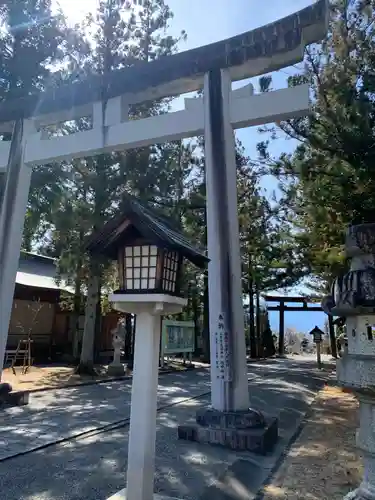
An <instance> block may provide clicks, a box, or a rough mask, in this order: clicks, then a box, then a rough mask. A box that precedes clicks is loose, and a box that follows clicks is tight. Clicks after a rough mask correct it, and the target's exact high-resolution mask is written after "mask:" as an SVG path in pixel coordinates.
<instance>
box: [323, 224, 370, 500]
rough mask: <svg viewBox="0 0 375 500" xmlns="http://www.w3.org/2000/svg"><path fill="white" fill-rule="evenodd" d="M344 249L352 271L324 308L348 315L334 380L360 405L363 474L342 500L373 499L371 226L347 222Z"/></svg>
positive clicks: (337, 282) (338, 283)
mask: <svg viewBox="0 0 375 500" xmlns="http://www.w3.org/2000/svg"><path fill="white" fill-rule="evenodd" d="M345 247H346V255H347V257H348V258H349V259H351V265H350V271H349V272H348V273H346V274H345V275H343V276H341V277H339V278H337V279H336V280H335V282H334V283H333V286H332V292H331V295H329V296H327V297H325V298H324V299H323V302H322V308H323V310H324V311H325V312H326V313H327V314H329V315H332V316H339V317H341V318H343V317H345V318H346V332H347V341H348V345H347V348H346V349H345V351H344V354H343V357H342V358H341V359H340V360H339V361H338V362H337V378H338V381H339V382H340V384H341V385H342V386H344V387H346V388H348V389H350V390H352V392H353V393H354V394H355V395H356V397H357V398H358V400H359V405H360V406H359V417H360V424H359V429H358V431H357V446H358V448H359V449H360V451H361V454H362V455H363V459H364V468H365V472H364V477H363V480H362V482H361V484H360V485H359V487H358V488H357V489H356V490H355V491H353V492H351V493H349V494H348V495H347V496H346V500H354V499H357V500H375V224H360V225H356V226H351V227H350V228H349V230H348V232H347V236H346V244H345Z"/></svg>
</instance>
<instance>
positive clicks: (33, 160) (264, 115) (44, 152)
mask: <svg viewBox="0 0 375 500" xmlns="http://www.w3.org/2000/svg"><path fill="white" fill-rule="evenodd" d="M308 110H309V88H308V85H301V86H299V87H295V88H288V89H283V90H278V91H274V92H268V93H266V94H259V95H253V87H252V85H247V86H245V87H242V88H240V89H237V90H234V91H231V92H230V123H231V125H232V127H233V129H238V128H243V127H249V126H254V125H260V124H264V123H270V122H276V121H280V120H285V119H288V118H292V117H299V116H304V115H306V114H307V113H308ZM68 113H69V114H67V113H64V114H62V113H56V114H51V115H44V116H40V117H39V116H36V117H34V118H30V119H25V120H24V133H23V143H24V153H23V163H22V165H21V168H22V173H21V174H20V176H19V184H18V186H17V190H16V198H15V202H14V207H13V210H12V214H11V215H8V216H11V217H12V221H8V227H9V233H8V234H7V237H6V241H4V239H3V235H2V234H1V233H0V241H1V240H2V241H3V244H4V257H3V259H4V260H3V261H1V262H0V265H1V266H2V268H1V275H0V276H1V278H2V279H1V282H0V335H1V338H0V341H1V342H0V363H1V368H2V363H3V359H4V353H5V347H6V341H7V335H8V328H9V320H10V314H11V310H12V303H13V290H14V284H15V280H16V275H17V269H18V259H19V250H20V246H21V241H22V232H23V219H24V217H25V213H26V208H27V200H28V193H29V188H30V180H31V171H32V166H33V165H43V164H46V163H51V162H54V161H62V160H67V161H69V160H71V159H72V158H82V157H88V156H94V155H97V154H100V153H102V152H104V151H115V150H127V149H132V148H137V147H141V146H147V145H151V144H157V143H163V142H166V141H172V140H177V139H184V138H188V137H194V136H197V135H202V134H204V133H205V112H204V104H203V98H197V99H191V98H190V99H185V109H183V110H181V111H176V112H172V113H167V114H164V115H159V116H153V117H150V118H144V119H139V120H129V121H128V120H127V104H126V101H125V97H123V96H119V97H115V98H113V99H109V100H108V103H107V106H106V113H105V126H106V133H105V135H103V123H102V103H101V102H96V103H92V105H91V109H90V108H85V109H83V110H79V109H78V110H76V109H72V110H68ZM83 113H84V114H83ZM90 115H91V116H92V123H93V127H92V129H91V130H87V131H84V132H77V133H74V134H71V135H67V136H59V137H51V138H48V137H47V136H46V135H45V134H43V131H41V127H46V126H48V125H55V124H58V123H61V121H62V120H67V119H78V118H80V117H82V116H90ZM7 130H11V128H10V126H9V124H8V123H7V124H0V131H7ZM10 145H11V142H10V141H9V142H8V141H6V142H5V141H4V142H0V172H1V171H5V170H6V168H7V165H8V159H9V153H10ZM211 168H212V164H211V162H210V161H207V159H206V169H207V180H209V178H210V169H211ZM233 176H234V178H235V171H233ZM210 191H211V190H210V187H209V186H208V192H210ZM221 194H222V193H221ZM232 195H233V193H232ZM211 196H212V197H214V196H215V194H214V193H212V195H211ZM211 196H208V197H207V202H208V212H209V213H210V209H209V206H210V200H211ZM231 203H232V204H233V206H234V207H236V199H235V198H234V199H233V200H232V201H231ZM2 215H3V216H4V217H5V213H3V214H2ZM212 217H213V219H215V217H216V215H215V213H213V214H212ZM0 220H1V219H0ZM1 227H2V226H1V225H0V230H1ZM209 232H210V231H209ZM4 236H5V235H4ZM212 237H213V238H214V236H212ZM208 244H209V254H212V247H213V246H216V245H217V242H212V243H211V244H210V242H209V243H208ZM210 247H211V250H210ZM236 251H237V250H236ZM211 261H212V255H211ZM215 265H216V264H215V262H212V264H211V267H212V266H215ZM213 274H214V273H213ZM213 293H214V292H213ZM239 299H240V295H239ZM210 302H211V301H210ZM214 303H215V302H212V307H213V308H214V307H215V306H214V305H213V304H214ZM210 310H211V309H210ZM213 399H215V395H214V394H213Z"/></svg>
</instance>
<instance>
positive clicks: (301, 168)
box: [259, 0, 375, 290]
mask: <svg viewBox="0 0 375 500" xmlns="http://www.w3.org/2000/svg"><path fill="white" fill-rule="evenodd" d="M374 7H375V2H374V1H372V0H360V1H355V0H334V1H331V19H330V27H329V33H328V36H327V38H326V40H325V41H324V42H323V43H322V44H320V45H316V46H314V47H311V48H309V49H308V51H307V54H306V58H305V66H304V69H303V71H302V72H301V73H300V74H298V75H296V76H294V77H291V78H290V79H289V85H290V86H294V85H297V84H299V83H303V82H308V83H309V84H310V85H311V89H312V104H313V106H312V111H313V113H312V114H311V115H310V116H308V117H306V118H303V119H296V120H291V121H288V122H283V123H281V124H280V127H281V129H282V131H284V132H285V134H287V136H289V137H293V138H295V139H297V140H298V141H299V145H298V147H297V149H296V151H295V152H294V153H293V154H292V155H285V154H284V155H282V156H281V157H280V158H278V159H276V160H275V159H272V158H270V157H269V153H268V151H267V142H263V143H262V144H261V145H260V147H259V151H260V152H261V153H262V154H263V159H265V160H266V161H267V162H269V163H271V164H272V172H273V173H274V174H276V175H277V176H278V178H279V180H280V182H281V187H282V191H283V194H282V200H281V203H280V210H281V211H282V212H283V213H284V215H285V221H286V223H287V224H289V225H292V226H293V230H294V237H295V242H296V248H298V249H299V252H300V255H301V261H302V260H303V267H304V269H305V273H306V274H307V275H309V274H311V275H312V276H313V279H312V280H311V282H312V284H313V285H314V286H315V287H316V288H317V289H318V290H327V288H328V287H329V286H330V283H331V282H332V279H333V278H334V277H336V276H337V275H338V274H340V273H341V272H343V271H344V270H345V269H346V261H345V257H344V254H343V243H344V233H345V230H346V228H347V226H348V225H350V224H356V223H362V222H373V221H374V210H373V207H374V202H375V200H374V196H375V195H374V193H375V190H374V187H375V177H374V175H373V165H374V154H375V153H374V151H375V148H374V145H375V144H374V141H375V136H374V124H375V114H374V111H375V108H374V99H373V96H374V89H375V79H374V66H375V57H374V49H375V38H374V34H375V23H374V20H375V15H374Z"/></svg>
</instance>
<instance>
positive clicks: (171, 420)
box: [0, 360, 326, 500]
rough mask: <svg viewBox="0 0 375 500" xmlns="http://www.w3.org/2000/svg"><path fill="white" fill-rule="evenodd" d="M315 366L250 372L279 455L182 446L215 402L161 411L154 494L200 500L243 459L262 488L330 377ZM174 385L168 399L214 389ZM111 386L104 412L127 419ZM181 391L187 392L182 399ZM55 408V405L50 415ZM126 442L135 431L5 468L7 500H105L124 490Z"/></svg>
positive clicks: (254, 399) (185, 378)
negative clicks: (275, 427)
mask: <svg viewBox="0 0 375 500" xmlns="http://www.w3.org/2000/svg"><path fill="white" fill-rule="evenodd" d="M313 366H314V365H313V364H312V363H311V360H310V361H309V360H303V361H300V360H297V361H290V360H278V361H272V362H267V363H259V364H254V363H252V364H251V365H250V366H249V377H250V396H251V404H252V406H254V407H256V408H259V409H261V410H263V411H266V412H267V413H268V414H271V415H275V416H278V417H279V418H280V441H279V444H278V446H277V449H276V450H275V452H274V453H273V454H272V455H270V456H267V457H257V456H253V455H251V454H249V453H234V452H231V451H228V450H227V449H223V448H218V447H211V446H204V445H199V444H197V443H188V442H184V441H178V440H177V438H176V435H177V425H178V424H179V423H184V422H185V423H186V422H188V421H192V420H193V418H194V415H195V411H196V410H197V409H198V408H199V407H201V406H202V405H208V404H209V396H205V397H202V398H200V399H193V400H189V401H185V402H181V403H180V404H178V405H177V406H174V407H171V408H169V409H166V410H162V411H160V412H159V414H158V421H157V427H158V430H157V444H156V448H157V452H156V474H155V491H157V492H160V493H163V494H166V495H169V496H177V497H178V498H181V499H185V500H197V499H198V498H199V497H200V496H201V495H202V494H203V493H204V491H205V490H206V489H207V487H209V486H210V485H212V484H219V482H218V479H217V478H218V477H220V476H222V475H223V474H224V472H225V470H226V469H227V468H228V467H230V466H231V465H233V464H234V463H235V462H236V461H237V460H239V459H240V460H241V459H242V460H247V461H248V463H249V471H250V465H251V464H254V463H256V464H257V467H258V468H259V467H260V469H259V470H260V471H261V473H259V470H258V476H259V477H258V476H257V477H256V478H253V479H254V480H256V481H258V482H259V481H260V482H262V481H263V480H264V479H265V478H266V477H267V475H268V474H269V472H270V470H271V469H272V467H273V466H274V464H275V461H276V460H277V457H278V456H279V455H280V453H281V452H282V451H283V449H284V448H285V446H286V445H287V443H288V441H289V439H290V437H291V436H292V435H293V433H294V432H295V429H296V428H297V427H298V425H299V423H300V421H301V419H302V418H303V416H304V414H305V412H306V410H307V409H308V407H309V405H310V403H311V401H312V400H313V398H314V397H315V394H316V392H317V391H318V390H319V388H320V387H321V386H322V384H323V380H324V379H325V378H326V374H323V373H318V372H316V371H315V370H313V369H312V367H313ZM167 379H168V384H167V385H166V386H165V387H163V388H162V393H163V394H166V393H168V390H167V387H169V388H170V391H171V392H170V394H169V400H171V399H173V398H174V399H176V398H178V397H180V398H181V397H182V395H183V394H182V395H181V388H186V391H187V393H188V394H189V393H191V391H192V390H193V387H195V389H194V390H195V391H196V392H198V389H200V390H201V392H204V391H202V389H204V390H206V388H207V384H208V383H209V378H208V373H207V372H195V373H183V374H176V375H168V376H166V377H165V380H167ZM199 381H200V382H199ZM197 386H198V387H197ZM96 387H99V386H96ZM111 387H112V389H110V388H108V390H111V391H113V393H114V395H113V396H112V397H111V398H110V397H109V396H108V399H107V401H108V405H109V406H110V407H111V409H107V410H104V411H112V413H113V412H115V413H116V416H117V417H118V416H119V415H121V416H123V415H124V413H125V412H124V411H121V410H123V409H124V408H125V407H119V406H118V405H119V404H121V403H120V401H121V400H122V399H124V394H122V395H120V397H116V396H115V393H117V392H118V391H121V389H120V387H119V385H118V384H117V383H112V385H111ZM176 387H180V392H179V393H178V394H179V395H178V396H176V394H177V393H176V392H175V391H176ZM90 389H91V390H92V387H90ZM79 390H81V391H83V394H82V395H81V400H82V402H81V406H83V407H86V405H85V391H87V390H88V388H87V387H85V388H80V389H79ZM64 397H66V396H64ZM165 397H166V396H165ZM61 404H62V406H67V405H68V402H67V401H65V400H64V398H62V403H61ZM54 406H55V404H52V403H51V405H50V408H53V407H54ZM88 406H89V409H87V414H90V412H91V411H92V408H93V401H89V403H88ZM100 411H103V409H101V410H100ZM41 413H42V414H43V415H44V418H46V419H50V420H51V409H50V410H49V411H48V413H47V411H43V412H41ZM98 414H100V412H99V413H98ZM62 415H65V416H61V418H62V419H64V418H69V412H68V413H67V411H65V412H62ZM25 416H26V415H25ZM18 418H19V417H18ZM104 420H105V419H104ZM29 429H30V426H29ZM16 430H17V429H15V431H16ZM127 438H128V429H127V428H122V429H117V430H115V431H111V432H107V433H104V434H98V435H96V436H91V437H86V438H81V439H76V440H73V441H70V442H67V443H64V444H60V445H55V446H51V447H49V448H47V449H45V450H41V451H37V452H33V453H30V454H27V455H24V456H21V457H17V458H13V459H10V460H6V461H3V462H0V487H1V499H2V500H67V499H69V500H83V499H85V500H105V499H106V498H108V497H109V496H110V495H112V494H113V493H115V492H116V491H118V490H120V489H121V488H123V487H124V486H125V482H126V477H125V476H126V457H127ZM259 486H260V484H259V485H258V487H259ZM212 498H213V497H212ZM249 498H250V497H249Z"/></svg>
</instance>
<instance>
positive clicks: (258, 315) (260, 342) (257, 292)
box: [255, 284, 263, 358]
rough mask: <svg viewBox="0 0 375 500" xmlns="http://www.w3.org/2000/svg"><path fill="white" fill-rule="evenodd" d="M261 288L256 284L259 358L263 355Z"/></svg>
mask: <svg viewBox="0 0 375 500" xmlns="http://www.w3.org/2000/svg"><path fill="white" fill-rule="evenodd" d="M259 299H260V297H259V289H258V285H257V284H255V301H256V316H255V320H256V345H257V358H261V357H262V355H263V352H262V351H263V349H262V334H261V331H260V328H261V322H260V304H259Z"/></svg>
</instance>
